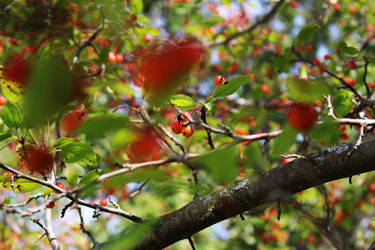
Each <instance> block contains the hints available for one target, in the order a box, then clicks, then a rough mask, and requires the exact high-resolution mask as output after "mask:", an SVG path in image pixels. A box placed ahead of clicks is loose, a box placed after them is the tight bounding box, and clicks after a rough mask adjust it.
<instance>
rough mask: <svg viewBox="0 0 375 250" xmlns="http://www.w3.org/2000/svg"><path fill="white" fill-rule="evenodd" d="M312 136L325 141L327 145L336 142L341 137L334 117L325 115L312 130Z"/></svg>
mask: <svg viewBox="0 0 375 250" xmlns="http://www.w3.org/2000/svg"><path fill="white" fill-rule="evenodd" d="M311 137H312V138H315V139H317V140H319V141H322V142H324V143H325V144H326V145H333V144H335V143H336V142H337V141H338V139H339V138H340V134H339V131H338V129H337V122H336V121H335V120H334V119H333V118H332V117H327V116H326V117H323V118H322V119H321V122H320V123H317V124H316V125H315V126H314V127H313V129H312V130H311Z"/></svg>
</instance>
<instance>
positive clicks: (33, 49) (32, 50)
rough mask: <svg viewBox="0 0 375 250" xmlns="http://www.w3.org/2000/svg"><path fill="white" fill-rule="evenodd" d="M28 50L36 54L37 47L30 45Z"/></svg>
mask: <svg viewBox="0 0 375 250" xmlns="http://www.w3.org/2000/svg"><path fill="white" fill-rule="evenodd" d="M27 50H28V51H29V52H30V53H31V54H34V53H35V52H36V47H35V46H34V45H30V46H29V47H27Z"/></svg>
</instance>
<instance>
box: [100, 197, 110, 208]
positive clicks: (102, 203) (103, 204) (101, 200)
mask: <svg viewBox="0 0 375 250" xmlns="http://www.w3.org/2000/svg"><path fill="white" fill-rule="evenodd" d="M99 204H100V206H102V207H106V206H107V204H108V203H107V200H106V199H100V201H99Z"/></svg>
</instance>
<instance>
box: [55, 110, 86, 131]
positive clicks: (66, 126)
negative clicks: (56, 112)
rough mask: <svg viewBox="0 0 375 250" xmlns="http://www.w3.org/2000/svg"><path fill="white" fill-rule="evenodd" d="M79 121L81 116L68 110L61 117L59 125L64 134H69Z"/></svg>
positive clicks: (79, 123) (75, 128)
mask: <svg viewBox="0 0 375 250" xmlns="http://www.w3.org/2000/svg"><path fill="white" fill-rule="evenodd" d="M81 123H82V119H81V116H77V115H76V114H75V113H74V112H69V113H67V114H66V115H65V116H63V117H62V118H61V120H60V127H61V129H62V130H63V131H64V133H65V134H67V135H71V134H73V133H74V132H75V131H76V130H77V128H78V126H79V125H81Z"/></svg>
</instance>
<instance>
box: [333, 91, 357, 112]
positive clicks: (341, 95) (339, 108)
mask: <svg viewBox="0 0 375 250" xmlns="http://www.w3.org/2000/svg"><path fill="white" fill-rule="evenodd" d="M352 98H353V94H352V93H351V92H349V91H346V90H344V89H339V90H337V91H336V92H335V94H334V96H333V98H332V105H333V110H334V111H335V114H336V116H337V117H343V116H345V115H347V114H348V113H349V112H350V110H351V109H352V106H353V103H352V102H351V101H350V100H352Z"/></svg>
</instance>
